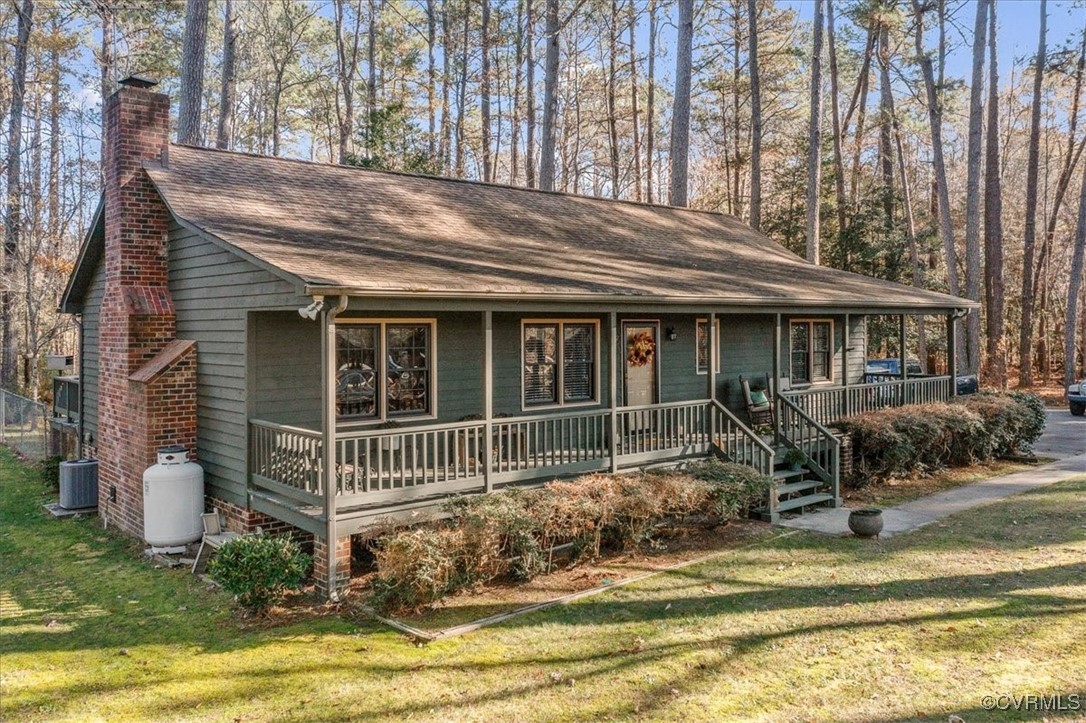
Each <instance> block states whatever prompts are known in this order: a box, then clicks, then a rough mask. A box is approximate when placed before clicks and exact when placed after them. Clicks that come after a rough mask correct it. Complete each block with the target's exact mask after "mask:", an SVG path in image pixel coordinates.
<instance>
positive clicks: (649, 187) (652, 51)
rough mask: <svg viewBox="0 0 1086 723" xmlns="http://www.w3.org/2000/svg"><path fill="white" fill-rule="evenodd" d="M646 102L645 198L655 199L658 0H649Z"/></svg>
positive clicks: (647, 199) (650, 200) (650, 201)
mask: <svg viewBox="0 0 1086 723" xmlns="http://www.w3.org/2000/svg"><path fill="white" fill-rule="evenodd" d="M647 74H648V79H647V81H646V82H647V83H648V88H647V89H646V93H647V96H646V98H645V103H646V105H647V106H648V107H647V108H646V109H645V165H646V168H645V200H646V201H648V202H649V203H652V200H653V169H654V168H656V0H649V67H648V69H647Z"/></svg>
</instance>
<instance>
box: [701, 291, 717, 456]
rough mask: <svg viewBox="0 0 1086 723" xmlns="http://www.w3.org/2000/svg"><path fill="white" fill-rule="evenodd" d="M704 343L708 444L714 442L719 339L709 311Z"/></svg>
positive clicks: (712, 314) (714, 316) (712, 316)
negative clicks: (707, 365)
mask: <svg viewBox="0 0 1086 723" xmlns="http://www.w3.org/2000/svg"><path fill="white" fill-rule="evenodd" d="M706 345H707V346H708V347H709V348H708V349H706V350H705V351H706V355H707V357H708V358H707V359H706V361H707V362H708V363H709V368H708V369H707V370H706V371H708V374H706V375H705V377H706V379H705V382H706V384H707V385H708V387H709V388H708V389H707V390H706V391H707V392H708V397H709V403H710V404H709V406H710V409H709V444H711V445H712V444H716V408H715V406H713V404H712V403H713V402H715V401H716V362H717V349H718V348H719V346H720V340H719V339H717V333H716V313H715V312H712V311H710V312H709V330H708V334H707V338H706Z"/></svg>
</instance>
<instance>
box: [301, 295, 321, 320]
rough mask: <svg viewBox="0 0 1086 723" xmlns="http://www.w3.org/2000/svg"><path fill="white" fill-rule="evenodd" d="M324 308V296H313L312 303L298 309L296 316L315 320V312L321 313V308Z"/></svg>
mask: <svg viewBox="0 0 1086 723" xmlns="http://www.w3.org/2000/svg"><path fill="white" fill-rule="evenodd" d="M323 308H324V297H323V296H314V297H313V303H312V304H310V305H309V306H303V307H302V308H300V309H298V316H300V317H302V318H303V319H309V320H310V321H316V319H317V314H319V313H321V309H323Z"/></svg>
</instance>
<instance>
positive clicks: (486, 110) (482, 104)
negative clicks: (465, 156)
mask: <svg viewBox="0 0 1086 723" xmlns="http://www.w3.org/2000/svg"><path fill="white" fill-rule="evenodd" d="M481 11H482V46H483V47H482V81H481V83H480V88H479V123H480V125H481V126H482V131H483V138H482V145H483V149H482V150H483V180H484V181H486V182H487V183H490V181H491V179H492V178H493V169H492V168H491V165H490V0H482V3H481ZM466 60H467V56H466V55H465V62H466Z"/></svg>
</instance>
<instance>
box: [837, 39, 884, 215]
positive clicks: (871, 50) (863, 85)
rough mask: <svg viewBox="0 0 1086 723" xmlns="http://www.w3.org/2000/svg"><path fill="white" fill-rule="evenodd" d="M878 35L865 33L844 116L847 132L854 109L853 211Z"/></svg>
mask: <svg viewBox="0 0 1086 723" xmlns="http://www.w3.org/2000/svg"><path fill="white" fill-rule="evenodd" d="M877 40H878V35H877V33H876V31H875V28H869V29H868V31H867V51H866V53H865V55H864V62H863V64H862V65H861V66H860V76H859V77H858V78H857V79H856V93H854V94H853V96H852V99H853V105H852V106H851V107H850V108H849V112H848V113H846V114H845V122H844V129H845V132H847V131H848V125H849V119H850V118H851V117H852V111H853V108H855V109H856V133H855V134H854V135H853V142H852V143H853V152H852V169H851V175H850V179H849V206H850V208H852V209H853V210H855V209H856V207H857V205H858V203H859V192H860V154H861V152H862V151H863V141H864V128H865V123H866V121H867V93H868V89H869V88H870V82H871V58H872V56H873V55H874V54H875V43H876V42H877Z"/></svg>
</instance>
